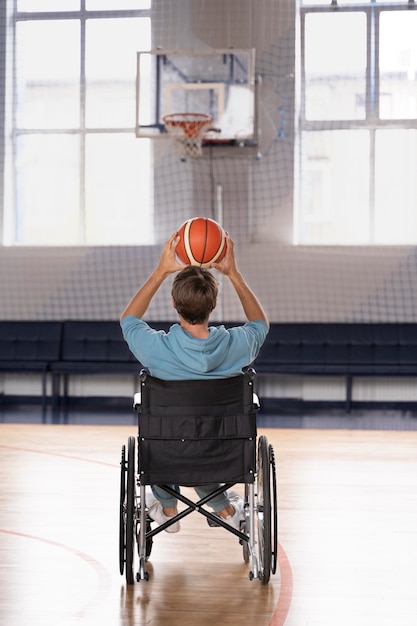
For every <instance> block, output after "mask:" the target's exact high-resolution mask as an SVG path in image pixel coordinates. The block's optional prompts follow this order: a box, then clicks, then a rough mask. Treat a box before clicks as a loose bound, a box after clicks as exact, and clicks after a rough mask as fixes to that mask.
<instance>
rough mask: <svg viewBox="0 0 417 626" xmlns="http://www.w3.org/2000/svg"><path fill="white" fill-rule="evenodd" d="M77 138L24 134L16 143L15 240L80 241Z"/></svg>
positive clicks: (30, 242)
mask: <svg viewBox="0 0 417 626" xmlns="http://www.w3.org/2000/svg"><path fill="white" fill-rule="evenodd" d="M78 172H79V139H78V137H74V136H72V135H36V134H32V135H23V136H20V137H18V140H17V142H16V243H20V244H26V245H61V244H76V243H78V241H79V204H80V198H79V174H78Z"/></svg>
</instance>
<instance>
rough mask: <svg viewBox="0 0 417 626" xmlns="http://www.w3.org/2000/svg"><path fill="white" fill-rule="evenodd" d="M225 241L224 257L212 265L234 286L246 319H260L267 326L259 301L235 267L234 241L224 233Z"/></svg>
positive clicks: (251, 320) (250, 320) (266, 319)
mask: <svg viewBox="0 0 417 626" xmlns="http://www.w3.org/2000/svg"><path fill="white" fill-rule="evenodd" d="M226 243H227V250H226V255H225V258H224V259H223V261H222V262H221V263H213V265H212V267H214V268H215V269H216V270H218V271H219V272H221V273H222V274H224V275H225V276H228V278H229V280H230V282H231V283H232V285H233V287H234V288H235V291H236V293H237V295H238V297H239V300H240V302H241V304H242V307H243V310H244V312H245V315H246V317H247V319H248V321H249V322H253V321H255V320H262V321H264V322H265V324H266V325H267V326H268V328H269V321H268V318H267V316H266V313H265V311H264V309H263V307H262V305H261V303H260V302H259V300H258V298H257V297H256V296H255V294H254V293H253V291H252V289H251V288H250V287H249V285H248V284H247V282H246V281H245V279H244V277H243V276H242V274H241V273H240V272H239V270H238V268H237V264H236V258H235V252H234V243H233V241H232V239H230V237H229V235H226Z"/></svg>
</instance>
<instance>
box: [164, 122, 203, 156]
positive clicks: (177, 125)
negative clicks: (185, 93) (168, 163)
mask: <svg viewBox="0 0 417 626" xmlns="http://www.w3.org/2000/svg"><path fill="white" fill-rule="evenodd" d="M163 121H164V124H165V128H166V129H167V131H168V133H169V134H170V135H171V137H172V145H173V148H174V151H175V152H176V153H177V154H179V155H180V157H182V158H186V157H191V158H196V157H199V156H202V154H203V150H202V143H203V136H204V133H205V132H206V131H207V130H209V128H210V127H211V125H212V123H213V118H212V117H211V116H210V115H205V114H204V113H171V114H169V115H164V117H163Z"/></svg>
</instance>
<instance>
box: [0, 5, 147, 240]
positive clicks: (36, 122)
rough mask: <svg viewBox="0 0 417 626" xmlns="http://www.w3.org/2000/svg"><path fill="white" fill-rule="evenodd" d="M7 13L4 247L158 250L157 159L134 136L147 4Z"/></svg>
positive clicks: (50, 7)
mask: <svg viewBox="0 0 417 626" xmlns="http://www.w3.org/2000/svg"><path fill="white" fill-rule="evenodd" d="M9 6H10V10H9V14H10V17H11V19H9V20H8V22H7V23H8V24H10V25H11V26H10V32H8V33H7V35H8V45H7V51H8V55H7V64H6V86H7V103H8V108H7V112H6V168H5V170H6V175H5V183H6V185H5V189H6V192H5V195H6V198H5V202H4V243H5V244H6V245H12V244H21V245H80V244H86V245H115V244H126V245H129V244H136V245H137V244H143V243H152V230H153V229H152V208H151V207H152V202H151V200H152V184H151V165H152V163H151V155H152V152H151V146H150V142H149V140H141V141H138V140H137V139H135V134H134V126H135V79H136V52H137V51H138V50H147V49H150V47H151V22H150V0H60V1H59V2H57V1H56V0H15V1H14V2H12V1H11V0H10V4H9Z"/></svg>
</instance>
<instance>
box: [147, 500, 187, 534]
mask: <svg viewBox="0 0 417 626" xmlns="http://www.w3.org/2000/svg"><path fill="white" fill-rule="evenodd" d="M146 506H147V508H148V515H149V517H150V518H151V519H153V520H154V522H156V523H157V524H158V526H161V524H165V522H168V521H169V520H170V519H172V518H171V517H168V515H165V513H164V511H163V506H162V504H161V503H160V502H159V500H157V499H156V498H155V496H154V495H153V493H152V490H149V491H148V490H146ZM179 531H180V523H179V522H175V523H174V524H171V526H168V528H165V532H167V533H178V532H179Z"/></svg>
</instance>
